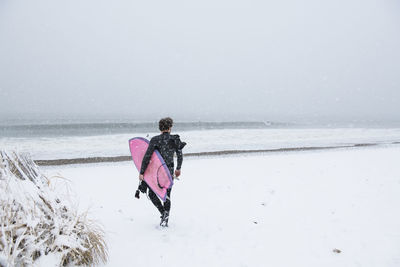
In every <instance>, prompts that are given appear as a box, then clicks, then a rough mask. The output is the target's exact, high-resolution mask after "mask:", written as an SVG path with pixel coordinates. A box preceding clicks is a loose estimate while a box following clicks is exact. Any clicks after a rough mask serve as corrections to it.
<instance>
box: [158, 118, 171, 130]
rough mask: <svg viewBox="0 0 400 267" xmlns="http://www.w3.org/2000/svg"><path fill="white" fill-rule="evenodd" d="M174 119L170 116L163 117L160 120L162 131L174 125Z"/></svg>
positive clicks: (159, 125) (159, 124)
mask: <svg viewBox="0 0 400 267" xmlns="http://www.w3.org/2000/svg"><path fill="white" fill-rule="evenodd" d="M173 123H174V121H173V120H172V119H171V118H170V117H166V118H162V119H161V120H160V121H159V122H158V128H159V129H160V131H161V132H163V131H167V130H168V129H169V128H171V127H172V124H173Z"/></svg>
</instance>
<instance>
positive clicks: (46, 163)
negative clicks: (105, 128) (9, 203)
mask: <svg viewBox="0 0 400 267" xmlns="http://www.w3.org/2000/svg"><path fill="white" fill-rule="evenodd" d="M398 144H400V142H391V143H387V144H378V143H357V144H352V145H338V146H320V147H319V146H312V147H292V148H276V149H249V150H221V151H209V152H194V153H184V154H183V156H184V157H203V156H225V155H238V154H258V153H281V152H298V151H317V150H329V149H341V148H358V147H371V146H380V145H398ZM131 160H132V158H131V156H115V157H88V158H72V159H51V160H35V163H36V164H38V165H39V166H62V165H74V164H91V163H102V162H126V161H131Z"/></svg>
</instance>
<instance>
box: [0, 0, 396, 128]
mask: <svg viewBox="0 0 400 267" xmlns="http://www.w3.org/2000/svg"><path fill="white" fill-rule="evenodd" d="M0 114H1V116H2V117H5V116H8V114H13V115H14V116H15V115H18V114H25V115H23V116H27V114H47V115H46V116H49V117H58V116H61V117H63V116H64V117H65V116H99V117H101V116H108V117H110V116H111V117H112V116H114V117H120V116H130V117H132V118H137V119H141V120H142V119H156V118H158V117H161V116H165V115H170V116H173V117H175V118H177V119H182V120H183V119H185V120H243V119H246V120H247V119H248V120H260V119H261V120H275V121H307V120H322V121H330V120H331V121H341V120H343V121H351V120H385V121H399V120H400V4H399V2H398V1H396V0H334V1H333V0H332V1H321V0H304V1H297V0H279V1H277V0H275V1H268V0H262V1H261V0H260V1H254V0H240V1H239V0H202V1H187V0H181V1H177V0H169V1H165V0H150V1H133V0H112V1H111V0H108V1H105V0H68V1H66V0H64V1H56V0H36V1H28V0H26V1H16V0H9V1H8V0H0Z"/></svg>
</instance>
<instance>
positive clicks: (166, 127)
mask: <svg viewBox="0 0 400 267" xmlns="http://www.w3.org/2000/svg"><path fill="white" fill-rule="evenodd" d="M158 126H159V129H160V131H161V134H160V135H157V136H154V137H153V138H151V140H150V143H149V146H148V148H147V150H146V153H145V155H144V157H143V160H142V165H141V168H140V174H139V180H140V181H141V183H140V185H139V189H140V191H142V192H143V191H144V192H146V190H147V189H148V196H149V198H150V200H151V202H152V203H153V204H154V206H155V207H156V208H157V209H158V211H159V212H160V213H161V222H160V225H161V226H168V220H169V212H170V210H171V189H172V188H169V189H168V190H167V198H166V201H165V202H164V203H161V200H160V199H159V198H158V196H157V195H156V194H155V193H154V192H153V191H152V190H151V188H150V187H148V186H147V184H146V182H145V181H144V180H143V179H144V173H145V171H146V169H147V166H148V165H149V162H150V158H151V156H152V154H153V152H154V150H156V149H157V150H158V151H159V152H160V154H161V156H162V158H163V159H164V161H165V164H166V166H167V167H168V170H169V172H170V173H171V176H172V177H174V175H173V174H174V153H176V156H177V166H176V169H175V177H179V176H180V175H181V167H182V162H183V155H182V149H183V148H184V146H185V145H186V143H185V142H182V141H181V140H180V137H179V135H171V129H172V126H173V120H172V119H171V118H169V117H167V118H163V119H161V120H160V121H159V123H158Z"/></svg>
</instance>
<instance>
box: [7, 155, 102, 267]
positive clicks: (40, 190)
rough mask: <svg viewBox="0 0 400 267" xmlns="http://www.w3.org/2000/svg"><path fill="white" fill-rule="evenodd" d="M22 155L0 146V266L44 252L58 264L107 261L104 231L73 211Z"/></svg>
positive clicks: (33, 260)
mask: <svg viewBox="0 0 400 267" xmlns="http://www.w3.org/2000/svg"><path fill="white" fill-rule="evenodd" d="M62 197H63V198H62V199H61V198H60V197H59V195H57V194H56V191H55V190H54V188H51V187H50V180H49V179H47V178H46V177H45V176H44V175H43V173H42V172H41V171H40V169H39V168H38V166H37V165H36V164H35V163H34V162H33V161H32V159H31V158H30V157H29V156H27V155H20V154H17V153H7V152H5V151H0V206H1V210H2V212H1V214H0V266H2V267H3V266H30V265H35V264H36V263H37V262H38V260H39V259H41V260H42V259H43V258H45V257H46V256H47V255H49V256H50V255H51V256H56V257H57V259H58V264H59V265H60V266H67V265H86V266H94V265H96V264H99V263H100V262H104V263H105V262H106V261H107V257H108V255H107V245H106V243H105V238H104V231H103V230H102V228H101V227H100V226H99V225H98V224H96V222H94V221H91V220H89V219H88V218H87V214H85V213H84V214H77V211H76V209H74V208H73V206H72V205H71V203H70V201H69V200H70V199H68V196H66V195H62Z"/></svg>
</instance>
